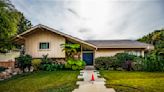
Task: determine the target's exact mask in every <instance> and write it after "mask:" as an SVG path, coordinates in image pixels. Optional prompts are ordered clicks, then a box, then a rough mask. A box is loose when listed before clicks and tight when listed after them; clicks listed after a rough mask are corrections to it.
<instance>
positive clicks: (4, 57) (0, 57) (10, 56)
mask: <svg viewBox="0 0 164 92" xmlns="http://www.w3.org/2000/svg"><path fill="white" fill-rule="evenodd" d="M19 55H20V52H19V51H11V52H9V53H5V54H4V53H0V62H1V61H3V62H4V61H15V58H16V57H19Z"/></svg>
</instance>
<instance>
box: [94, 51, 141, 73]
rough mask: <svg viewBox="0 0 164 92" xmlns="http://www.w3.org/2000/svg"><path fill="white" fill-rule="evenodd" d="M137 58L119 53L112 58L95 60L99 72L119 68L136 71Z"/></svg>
mask: <svg viewBox="0 0 164 92" xmlns="http://www.w3.org/2000/svg"><path fill="white" fill-rule="evenodd" d="M136 57H137V56H134V55H130V54H128V53H118V54H116V55H115V56H112V57H98V58H96V59H95V67H96V69H99V70H110V69H113V70H117V68H122V69H125V70H128V71H130V70H134V69H133V62H135V58H136ZM136 67H138V66H136Z"/></svg>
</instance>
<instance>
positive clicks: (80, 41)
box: [14, 24, 97, 49]
mask: <svg viewBox="0 0 164 92" xmlns="http://www.w3.org/2000/svg"><path fill="white" fill-rule="evenodd" d="M37 28H44V29H46V30H48V31H51V32H53V33H56V34H58V35H61V36H63V37H66V38H69V39H71V40H74V41H76V42H79V43H81V44H84V45H88V46H90V47H92V48H94V49H97V47H96V46H95V45H93V44H90V43H88V42H85V41H84V40H81V39H79V38H76V37H73V36H71V35H68V34H65V33H62V32H60V31H58V30H55V29H53V28H50V27H48V26H45V25H42V24H39V25H36V26H34V27H32V28H31V29H29V30H27V31H25V32H23V33H21V34H19V35H17V36H16V37H15V38H14V39H21V40H22V39H24V35H26V34H28V33H30V32H32V31H33V30H35V29H37ZM17 41H18V40H17Z"/></svg>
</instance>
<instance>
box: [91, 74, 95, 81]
mask: <svg viewBox="0 0 164 92" xmlns="http://www.w3.org/2000/svg"><path fill="white" fill-rule="evenodd" d="M91 81H95V78H94V75H93V73H92V79H91Z"/></svg>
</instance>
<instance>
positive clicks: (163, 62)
mask: <svg viewBox="0 0 164 92" xmlns="http://www.w3.org/2000/svg"><path fill="white" fill-rule="evenodd" d="M143 70H144V71H150V72H153V71H164V59H162V58H160V55H158V51H151V52H150V53H149V54H147V56H145V58H144V59H143Z"/></svg>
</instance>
